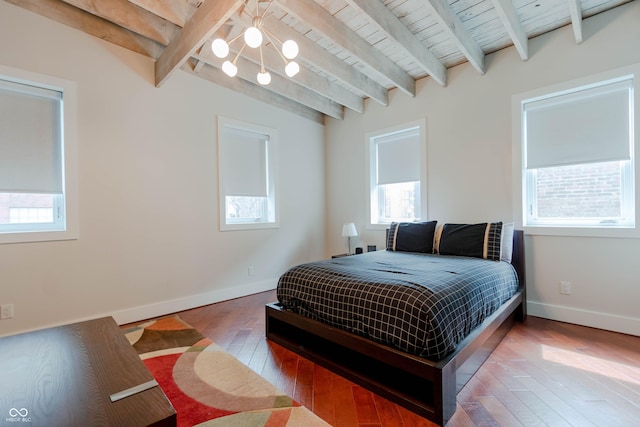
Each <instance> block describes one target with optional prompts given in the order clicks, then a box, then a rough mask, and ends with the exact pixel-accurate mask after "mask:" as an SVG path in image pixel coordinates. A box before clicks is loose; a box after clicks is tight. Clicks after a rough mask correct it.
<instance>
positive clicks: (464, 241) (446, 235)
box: [435, 222, 502, 261]
mask: <svg viewBox="0 0 640 427" xmlns="http://www.w3.org/2000/svg"><path fill="white" fill-rule="evenodd" d="M501 237H502V222H491V223H487V222H483V223H480V224H444V226H442V230H441V231H440V230H439V233H438V236H437V238H436V248H435V252H437V253H439V254H441V255H460V256H468V257H475V258H484V259H488V260H492V261H500V257H501V242H502V239H501Z"/></svg>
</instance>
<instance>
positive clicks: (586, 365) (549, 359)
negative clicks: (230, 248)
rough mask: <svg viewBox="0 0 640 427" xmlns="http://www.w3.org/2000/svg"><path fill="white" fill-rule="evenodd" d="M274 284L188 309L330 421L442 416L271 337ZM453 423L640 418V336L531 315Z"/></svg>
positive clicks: (464, 398)
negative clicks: (268, 321)
mask: <svg viewBox="0 0 640 427" xmlns="http://www.w3.org/2000/svg"><path fill="white" fill-rule="evenodd" d="M272 301H275V291H270V292H264V293H260V294H256V295H251V296H248V297H243V298H239V299H235V300H231V301H225V302H222V303H217V304H213V305H209V306H205V307H201V308H197V309H193V310H188V311H184V312H181V313H178V314H179V315H180V317H181V318H182V319H183V320H184V321H186V322H188V323H189V324H191V325H192V326H193V327H195V328H196V329H198V330H199V331H200V332H202V333H203V334H204V335H206V336H208V337H209V338H211V339H212V340H213V341H214V342H216V343H217V344H219V345H220V346H222V347H223V348H225V349H226V350H227V351H229V352H230V353H232V354H233V355H234V356H236V357H237V358H238V359H240V360H241V361H242V362H243V363H245V364H246V365H248V366H250V367H251V368H252V369H254V370H255V371H256V372H258V373H259V374H260V375H262V376H263V377H264V378H266V379H267V380H269V381H270V382H272V383H273V384H275V385H276V386H277V387H279V388H280V389H281V390H282V391H284V392H286V393H287V394H289V395H290V396H292V397H293V398H295V399H296V400H297V401H298V402H300V403H302V404H303V405H305V406H306V407H307V408H309V409H310V410H312V411H313V412H315V413H316V414H318V415H319V416H320V417H321V418H323V419H324V420H326V421H327V422H329V423H330V424H332V425H334V426H337V427H340V426H348V427H351V426H360V427H374V426H380V427H384V426H407V427H408V426H411V427H413V426H416V427H418V426H433V425H435V424H433V423H431V422H429V421H427V420H425V419H424V418H421V417H419V416H417V415H415V414H414V413H412V412H410V411H408V410H406V409H404V408H402V407H400V406H398V405H396V404H394V403H391V402H389V401H388V400H386V399H384V398H381V397H379V396H377V395H375V394H373V393H371V392H369V391H367V390H366V389H363V388H362V387H360V386H357V385H355V384H354V383H352V382H350V381H348V380H345V379H344V378H342V377H340V376H338V375H335V374H333V373H332V372H330V371H328V370H326V369H324V368H322V367H320V366H318V365H316V364H314V363H312V362H310V361H308V360H306V359H303V358H301V357H299V356H298V355H297V354H295V353H292V352H290V351H289V350H286V349H284V348H283V347H281V346H279V345H277V344H274V343H272V342H269V341H267V340H266V339H265V336H264V331H265V329H264V322H265V314H264V305H265V304H266V303H267V302H272ZM457 400H458V409H457V411H456V413H455V415H454V417H453V418H452V419H451V421H450V422H449V423H448V424H447V426H452V427H453V426H527V427H529V426H545V425H551V426H580V427H582V426H616V427H618V426H636V425H640V337H633V336H629V335H623V334H617V333H613V332H606V331H601V330H597V329H591V328H585V327H581V326H576V325H570V324H566V323H561V322H555V321H550V320H545V319H540V318H535V317H529V319H528V320H527V322H526V323H524V324H516V325H515V326H514V328H513V329H512V330H511V331H510V332H509V334H508V335H507V336H506V337H505V339H504V340H503V341H502V343H501V344H500V345H499V346H498V348H497V349H496V350H495V351H494V352H493V354H492V355H491V357H490V358H489V359H488V360H487V362H486V363H485V364H484V365H483V366H482V367H481V368H480V370H479V371H478V372H477V373H476V375H475V376H474V377H473V378H472V379H471V380H470V381H469V383H468V384H467V385H466V387H464V389H462V390H461V391H460V393H459V394H458V399H457Z"/></svg>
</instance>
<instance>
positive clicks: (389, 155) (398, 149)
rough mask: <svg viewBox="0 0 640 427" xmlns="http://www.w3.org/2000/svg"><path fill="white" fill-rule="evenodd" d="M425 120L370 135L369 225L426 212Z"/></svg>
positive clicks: (413, 217) (378, 224) (405, 219)
mask: <svg viewBox="0 0 640 427" xmlns="http://www.w3.org/2000/svg"><path fill="white" fill-rule="evenodd" d="M424 129H425V126H424V121H420V122H415V123H411V124H408V125H404V126H401V127H398V128H394V129H387V130H384V131H381V132H376V133H372V134H369V135H367V144H368V153H369V188H370V191H369V204H370V226H372V227H374V228H378V227H376V226H380V227H386V226H388V225H389V224H390V223H391V222H394V221H395V222H400V221H415V220H419V219H420V218H421V217H422V215H423V214H424V213H425V212H426V208H425V206H423V204H424V202H425V201H426V197H423V194H422V192H423V189H425V188H426V167H425V166H424V165H425V164H426V142H425V130H424Z"/></svg>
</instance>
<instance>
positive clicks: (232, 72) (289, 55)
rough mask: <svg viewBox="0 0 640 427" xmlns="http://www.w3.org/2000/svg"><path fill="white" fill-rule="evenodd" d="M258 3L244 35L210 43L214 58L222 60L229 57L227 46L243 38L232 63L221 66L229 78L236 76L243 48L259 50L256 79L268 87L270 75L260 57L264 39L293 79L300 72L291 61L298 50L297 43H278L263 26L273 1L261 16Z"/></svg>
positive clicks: (271, 1) (218, 39)
mask: <svg viewBox="0 0 640 427" xmlns="http://www.w3.org/2000/svg"><path fill="white" fill-rule="evenodd" d="M260 3H261V1H258V2H257V3H256V11H255V15H254V16H253V20H252V26H250V27H249V28H247V29H246V30H245V31H244V33H241V34H239V35H237V36H236V37H234V38H233V39H231V40H230V41H229V42H226V41H225V40H223V39H221V38H217V39H215V40H214V41H213V42H212V43H211V50H212V51H213V54H214V55H215V56H217V57H218V58H222V59H224V58H226V57H227V56H228V55H229V45H230V44H231V43H233V42H234V41H236V40H237V39H239V38H240V36H244V37H243V44H242V47H241V48H240V50H238V53H237V54H236V56H235V58H234V59H233V61H229V60H228V59H227V60H226V61H224V63H223V64H222V71H224V73H225V74H226V75H228V76H229V77H235V76H236V74H238V67H237V66H236V64H237V62H238V58H239V57H240V54H241V53H242V51H243V50H244V48H245V47H246V46H249V47H250V48H253V49H259V50H260V72H259V73H258V75H257V76H256V79H257V80H258V83H260V84H261V85H268V84H269V83H271V74H269V72H268V71H267V70H266V69H265V67H264V59H263V56H262V45H263V42H264V38H265V37H266V39H267V40H268V41H269V43H270V44H271V46H272V47H273V48H274V49H275V50H276V52H278V54H279V55H280V58H282V61H283V62H284V64H285V68H284V71H285V74H286V75H287V76H289V77H293V76H295V75H296V74H298V72H300V65H298V63H297V62H296V61H293V59H295V58H296V57H297V56H298V53H299V49H298V43H296V42H295V41H293V40H287V41H285V42H284V43H283V42H282V41H280V39H278V37H276V36H275V35H274V34H273V33H272V32H271V31H269V30H268V29H267V28H266V27H265V26H264V21H265V19H266V18H267V17H268V16H267V12H269V9H270V8H271V5H272V4H273V0H270V1H269V4H268V5H267V7H266V8H265V10H264V12H263V13H262V15H261V14H260V10H259V7H260ZM269 16H270V15H269ZM274 40H276V41H277V42H278V44H279V45H280V47H281V49H278V48H277V47H276V44H275V43H274V42H273V41H274Z"/></svg>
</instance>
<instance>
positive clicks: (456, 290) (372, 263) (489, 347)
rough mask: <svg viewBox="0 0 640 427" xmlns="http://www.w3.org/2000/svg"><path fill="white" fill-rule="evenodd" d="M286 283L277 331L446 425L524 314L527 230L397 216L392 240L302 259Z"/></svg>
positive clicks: (272, 327) (281, 340)
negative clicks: (345, 253) (406, 220)
mask: <svg viewBox="0 0 640 427" xmlns="http://www.w3.org/2000/svg"><path fill="white" fill-rule="evenodd" d="M425 242H427V243H426V244H425ZM469 242H471V243H469ZM433 251H435V252H436V254H433V253H432V252H433ZM507 252H508V254H509V255H510V256H505V253H507ZM425 278H426V279H425ZM433 278H435V279H433ZM424 280H427V282H426V283H424ZM277 294H278V301H277V302H274V303H271V304H268V305H267V306H266V335H267V338H268V339H270V340H272V341H274V342H276V343H278V344H280V345H282V346H284V347H286V348H288V349H290V350H292V351H294V352H296V353H298V354H300V355H302V356H304V357H307V358H308V359H310V360H313V361H314V362H316V363H318V364H320V365H322V366H325V367H327V368H329V369H331V370H333V371H334V372H336V373H338V374H340V375H343V376H344V377H346V378H348V379H350V380H352V381H354V382H356V383H358V384H360V385H362V386H364V387H366V388H368V389H370V390H371V391H373V392H376V393H378V394H380V395H382V396H384V397H386V398H388V399H389V400H392V401H394V402H396V403H398V404H400V405H402V406H404V407H406V408H408V409H410V410H412V411H414V412H416V413H418V414H419V415H421V416H423V417H425V418H428V419H430V420H432V421H434V422H436V423H438V424H441V425H444V424H446V423H447V421H448V420H449V419H450V418H451V417H452V416H453V414H454V412H455V410H456V395H457V393H458V391H459V390H460V389H461V388H462V387H463V386H464V385H465V384H466V383H467V381H468V380H469V378H471V376H472V375H473V374H474V373H475V372H476V370H477V369H478V368H479V367H480V366H481V365H482V363H484V361H485V360H486V359H487V358H488V357H489V355H490V354H491V352H492V351H493V349H494V348H495V347H496V346H497V345H498V344H499V342H500V341H501V340H502V338H503V337H504V335H505V334H506V333H507V332H508V330H509V329H510V328H511V326H512V325H513V323H514V321H516V320H519V321H523V320H524V319H525V318H526V286H525V264H524V243H523V235H522V231H519V230H515V231H514V230H512V229H511V230H510V231H508V229H507V227H505V226H504V224H502V223H482V224H444V225H443V226H441V227H439V228H437V229H436V224H435V221H433V222H429V223H420V224H392V227H391V229H390V231H389V233H388V239H387V250H386V251H379V252H372V253H367V254H361V255H354V256H349V257H344V258H337V259H332V260H325V261H319V262H315V263H307V264H302V265H300V266H296V267H294V268H292V269H290V270H289V271H287V272H286V273H285V274H283V276H282V277H281V278H280V280H279V284H278V290H277ZM385 304H386V305H385ZM353 309H355V311H353Z"/></svg>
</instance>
